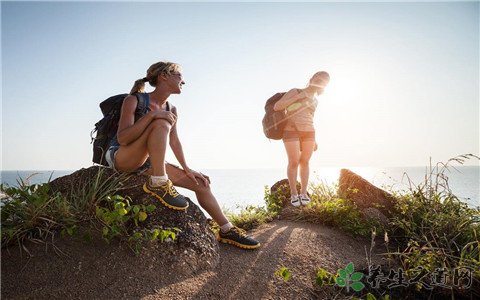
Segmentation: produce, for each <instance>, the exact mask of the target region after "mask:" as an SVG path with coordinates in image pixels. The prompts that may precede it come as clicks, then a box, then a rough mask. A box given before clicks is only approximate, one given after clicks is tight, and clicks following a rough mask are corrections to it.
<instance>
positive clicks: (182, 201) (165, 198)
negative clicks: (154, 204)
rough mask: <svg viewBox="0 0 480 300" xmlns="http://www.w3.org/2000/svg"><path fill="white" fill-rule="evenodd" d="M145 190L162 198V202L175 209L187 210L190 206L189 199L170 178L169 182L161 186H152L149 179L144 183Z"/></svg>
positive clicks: (159, 198)
mask: <svg viewBox="0 0 480 300" xmlns="http://www.w3.org/2000/svg"><path fill="white" fill-rule="evenodd" d="M143 190H144V191H145V192H146V193H147V194H150V195H152V196H154V197H155V198H157V199H158V200H160V202H161V203H162V204H163V205H165V206H166V207H168V208H171V209H174V210H186V209H187V207H188V201H187V199H186V198H185V197H184V196H182V195H180V194H179V193H178V192H177V190H176V189H175V187H174V186H173V183H172V182H171V181H170V180H167V182H165V184H164V185H161V186H152V185H151V184H150V180H147V182H146V183H145V184H144V185H143Z"/></svg>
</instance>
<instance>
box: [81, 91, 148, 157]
mask: <svg viewBox="0 0 480 300" xmlns="http://www.w3.org/2000/svg"><path fill="white" fill-rule="evenodd" d="M128 95H129V94H120V95H115V96H112V97H110V98H108V99H107V100H105V101H103V102H102V103H100V109H101V110H102V114H103V118H102V119H101V120H100V121H98V122H97V123H96V124H95V128H94V129H93V130H92V132H91V133H90V137H91V138H92V142H93V158H92V161H93V162H94V163H96V164H100V165H104V166H108V163H107V161H106V160H105V153H106V152H107V150H108V147H109V146H110V142H111V140H112V138H113V137H114V136H115V135H116V134H117V130H118V121H119V120H120V111H121V109H122V104H123V100H125V98H126V97H127V96H128ZM135 96H136V97H137V99H138V104H137V109H136V111H135V114H136V115H142V114H145V113H146V112H147V110H148V105H149V99H148V95H147V94H141V93H138V94H135ZM95 132H96V133H97V134H96V136H95V137H93V135H94V134H95Z"/></svg>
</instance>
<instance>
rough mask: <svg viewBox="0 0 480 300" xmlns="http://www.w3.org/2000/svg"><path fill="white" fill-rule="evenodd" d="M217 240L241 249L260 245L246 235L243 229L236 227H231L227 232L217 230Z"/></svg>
mask: <svg viewBox="0 0 480 300" xmlns="http://www.w3.org/2000/svg"><path fill="white" fill-rule="evenodd" d="M217 240H218V241H220V242H222V243H226V244H231V245H234V246H237V247H239V248H242V249H255V248H258V247H260V243H259V242H258V241H256V240H254V239H252V238H251V237H249V236H247V235H246V232H245V230H243V229H240V228H238V227H235V226H234V227H232V228H230V230H229V231H227V232H222V230H219V231H218V234H217Z"/></svg>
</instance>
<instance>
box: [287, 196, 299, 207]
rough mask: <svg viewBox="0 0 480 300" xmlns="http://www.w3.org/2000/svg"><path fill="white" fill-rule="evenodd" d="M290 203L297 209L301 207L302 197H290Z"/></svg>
mask: <svg viewBox="0 0 480 300" xmlns="http://www.w3.org/2000/svg"><path fill="white" fill-rule="evenodd" d="M290 203H291V204H292V205H293V206H295V207H299V206H300V204H301V202H300V196H298V195H292V196H291V197H290Z"/></svg>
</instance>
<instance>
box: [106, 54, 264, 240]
mask: <svg viewBox="0 0 480 300" xmlns="http://www.w3.org/2000/svg"><path fill="white" fill-rule="evenodd" d="M145 82H148V83H149V84H150V85H151V86H152V87H154V88H155V89H154V90H153V92H151V93H144V92H143V90H144V87H145ZM184 84H185V81H183V78H182V74H181V68H180V66H179V65H178V64H175V63H171V62H158V63H155V64H153V65H152V66H150V68H148V70H147V76H146V77H145V78H142V79H139V80H137V81H135V84H134V86H133V88H132V90H131V92H130V95H129V96H127V97H126V98H125V100H124V102H123V105H122V110H121V114H120V121H119V124H118V131H117V135H116V137H114V139H113V140H112V142H111V144H110V147H109V149H108V151H107V152H106V154H105V155H106V160H107V162H108V164H109V165H110V167H112V168H114V169H116V170H117V171H120V172H140V173H142V172H144V173H146V174H148V175H150V176H149V178H148V179H147V181H146V183H145V184H144V186H143V189H144V191H145V192H146V193H148V194H150V195H152V196H153V197H155V198H156V199H157V200H158V201H160V203H162V204H163V205H165V206H166V207H168V208H171V209H173V210H176V211H185V210H186V209H187V207H188V201H187V200H186V198H185V197H184V196H183V195H180V194H179V193H178V192H177V191H176V190H175V187H174V185H176V186H179V187H183V188H186V189H189V190H192V191H194V192H195V194H196V196H197V199H198V202H199V203H200V205H201V206H202V207H203V208H204V209H205V210H206V211H207V212H208V214H210V216H211V217H212V218H213V219H214V220H215V221H216V222H217V223H218V224H219V225H220V228H221V229H220V231H219V234H218V236H217V239H218V240H219V241H221V242H224V243H230V244H233V245H235V246H238V247H241V248H244V249H254V248H258V247H259V246H260V243H259V242H258V241H256V240H254V239H253V238H251V237H248V236H247V235H246V234H245V232H244V231H243V230H241V229H240V228H237V227H235V226H233V225H232V224H231V223H230V222H229V221H228V219H227V218H226V217H225V215H224V214H223V212H222V210H221V208H220V206H219V205H218V202H217V200H216V199H215V196H214V195H213V194H212V191H211V189H210V179H209V177H208V176H206V175H204V174H202V173H200V172H196V171H194V170H192V169H190V168H189V167H188V165H187V163H186V160H185V156H184V153H183V149H182V144H181V142H180V139H179V136H178V132H177V126H176V125H177V109H176V107H175V106H173V105H171V104H170V103H169V102H168V101H167V100H168V97H169V96H170V95H171V94H180V93H181V91H182V87H183V85H184ZM139 99H142V100H143V99H146V101H142V103H146V104H147V105H145V106H146V107H145V109H143V111H139V107H140V106H141V105H140V102H139ZM137 105H138V107H137ZM167 141H168V142H169V145H170V148H171V149H172V151H173V153H174V155H175V157H176V158H177V160H178V162H179V163H180V165H181V168H180V167H178V166H175V165H172V164H169V163H166V162H165V152H166V150H167Z"/></svg>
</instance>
